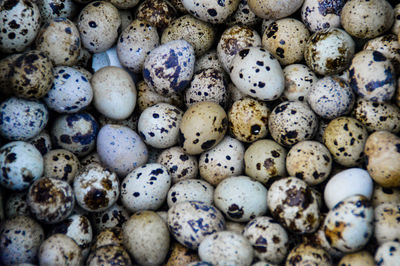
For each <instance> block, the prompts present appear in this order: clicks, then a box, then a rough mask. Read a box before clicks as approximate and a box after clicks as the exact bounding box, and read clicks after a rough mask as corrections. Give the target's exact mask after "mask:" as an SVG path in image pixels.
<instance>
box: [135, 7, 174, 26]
mask: <svg viewBox="0 0 400 266" xmlns="http://www.w3.org/2000/svg"><path fill="white" fill-rule="evenodd" d="M136 18H137V19H140V20H145V21H147V22H148V23H150V25H152V26H154V27H156V28H158V29H160V30H163V29H165V28H166V27H167V26H168V25H169V24H170V23H171V21H173V20H174V19H175V18H176V10H175V8H174V7H173V6H172V5H171V3H169V2H168V1H165V0H146V1H144V2H142V3H141V4H140V5H139V7H138V8H137V9H136Z"/></svg>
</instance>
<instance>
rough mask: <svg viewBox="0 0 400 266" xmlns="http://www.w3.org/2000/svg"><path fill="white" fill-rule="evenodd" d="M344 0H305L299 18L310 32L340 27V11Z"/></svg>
mask: <svg viewBox="0 0 400 266" xmlns="http://www.w3.org/2000/svg"><path fill="white" fill-rule="evenodd" d="M345 3H346V1H345V0H336V1H325V0H305V1H304V4H303V6H302V8H301V19H302V21H303V22H304V24H306V26H307V28H309V29H310V30H311V31H312V32H315V31H319V30H322V29H328V28H339V27H340V12H341V11H342V8H343V6H344V4H345Z"/></svg>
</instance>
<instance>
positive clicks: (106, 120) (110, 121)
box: [97, 112, 139, 131]
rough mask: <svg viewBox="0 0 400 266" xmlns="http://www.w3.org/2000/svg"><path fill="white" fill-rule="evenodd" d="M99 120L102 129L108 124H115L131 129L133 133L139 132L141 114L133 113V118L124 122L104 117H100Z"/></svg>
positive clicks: (130, 117)
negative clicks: (138, 125)
mask: <svg viewBox="0 0 400 266" xmlns="http://www.w3.org/2000/svg"><path fill="white" fill-rule="evenodd" d="M97 118H98V120H99V125H100V126H101V127H104V126H105V125H107V124H113V125H120V126H125V127H129V128H130V129H132V130H133V131H137V123H138V120H139V114H138V113H137V112H133V113H132V115H131V116H129V117H128V118H126V119H124V120H116V119H112V118H109V117H106V116H104V115H99V116H98V117H97Z"/></svg>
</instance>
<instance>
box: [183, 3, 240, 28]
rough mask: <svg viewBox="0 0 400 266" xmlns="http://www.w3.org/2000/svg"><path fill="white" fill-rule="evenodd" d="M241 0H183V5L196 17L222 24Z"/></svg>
mask: <svg viewBox="0 0 400 266" xmlns="http://www.w3.org/2000/svg"><path fill="white" fill-rule="evenodd" d="M239 2H240V0H230V1H219V2H218V1H217V2H215V1H212V2H209V1H207V0H195V1H190V0H182V4H183V6H184V7H185V8H186V10H187V11H189V13H190V14H191V15H193V16H194V17H196V18H198V19H200V20H202V21H205V22H210V23H213V24H221V23H223V22H225V21H226V20H227V18H228V17H229V16H230V15H232V14H233V12H235V11H236V9H237V8H238V6H239Z"/></svg>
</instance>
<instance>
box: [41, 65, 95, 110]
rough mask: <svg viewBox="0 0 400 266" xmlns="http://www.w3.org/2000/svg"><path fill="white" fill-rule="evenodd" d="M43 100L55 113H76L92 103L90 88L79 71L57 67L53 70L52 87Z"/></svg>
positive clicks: (66, 67)
mask: <svg viewBox="0 0 400 266" xmlns="http://www.w3.org/2000/svg"><path fill="white" fill-rule="evenodd" d="M43 99H44V102H45V103H46V105H47V106H48V107H49V108H50V109H52V110H54V111H56V112H59V113H76V112H79V111H81V110H82V109H84V108H86V107H87V106H88V105H89V104H90V103H91V102H92V99H93V91H92V86H91V85H90V82H89V81H88V80H87V79H86V77H85V76H84V74H83V73H82V72H80V71H79V70H77V69H75V68H72V67H68V66H59V67H56V68H54V82H53V86H52V87H51V89H50V90H49V92H48V93H47V95H46V96H45V97H44V98H43Z"/></svg>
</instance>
